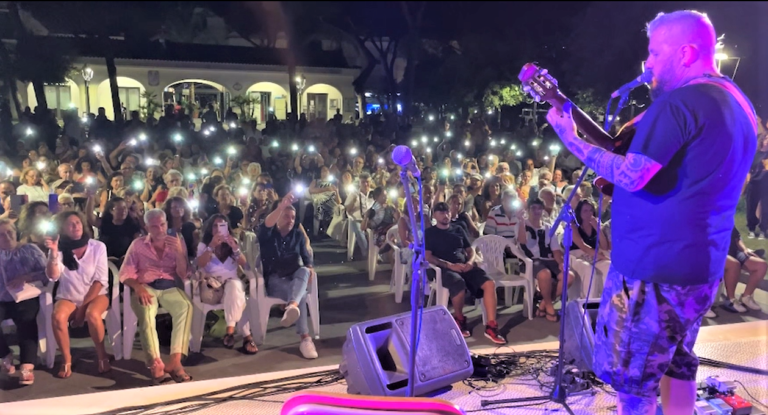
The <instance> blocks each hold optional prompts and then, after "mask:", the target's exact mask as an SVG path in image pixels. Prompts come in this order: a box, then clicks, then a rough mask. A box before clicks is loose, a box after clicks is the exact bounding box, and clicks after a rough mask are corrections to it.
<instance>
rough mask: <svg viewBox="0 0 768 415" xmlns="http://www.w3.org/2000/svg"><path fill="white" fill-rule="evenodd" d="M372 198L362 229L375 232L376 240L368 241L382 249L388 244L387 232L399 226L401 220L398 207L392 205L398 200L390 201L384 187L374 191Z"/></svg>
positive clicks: (374, 237)
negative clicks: (398, 222)
mask: <svg viewBox="0 0 768 415" xmlns="http://www.w3.org/2000/svg"><path fill="white" fill-rule="evenodd" d="M372 196H373V204H372V205H371V208H370V209H369V210H368V212H367V213H366V215H365V217H364V218H363V223H362V225H361V227H362V228H363V229H371V230H373V233H374V235H373V239H374V240H373V241H368V243H373V244H375V245H376V246H377V247H379V248H382V247H384V246H385V244H386V239H387V231H388V230H389V228H391V227H393V226H395V224H397V221H398V219H400V212H399V211H398V210H397V207H396V206H393V205H392V202H396V201H397V200H396V199H394V198H393V199H394V200H392V201H390V198H389V197H388V195H387V192H386V191H385V190H384V188H383V187H377V188H376V189H374V190H373V193H372Z"/></svg>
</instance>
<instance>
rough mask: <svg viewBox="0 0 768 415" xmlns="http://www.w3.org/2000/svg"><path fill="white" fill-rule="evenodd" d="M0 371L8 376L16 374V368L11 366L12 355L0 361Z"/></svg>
mask: <svg viewBox="0 0 768 415" xmlns="http://www.w3.org/2000/svg"><path fill="white" fill-rule="evenodd" d="M0 371H2V373H7V374H9V375H12V374H14V373H16V366H14V365H13V353H10V354H8V356H5V357H4V358H3V360H0Z"/></svg>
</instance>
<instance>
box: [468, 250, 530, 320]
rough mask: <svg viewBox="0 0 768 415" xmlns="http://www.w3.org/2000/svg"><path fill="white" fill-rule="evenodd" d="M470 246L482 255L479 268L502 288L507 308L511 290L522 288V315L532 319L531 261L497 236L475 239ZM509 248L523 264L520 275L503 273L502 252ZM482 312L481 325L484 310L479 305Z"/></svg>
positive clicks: (510, 303) (484, 313) (510, 299)
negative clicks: (523, 268) (522, 270)
mask: <svg viewBox="0 0 768 415" xmlns="http://www.w3.org/2000/svg"><path fill="white" fill-rule="evenodd" d="M472 246H473V247H474V248H475V249H476V250H477V251H479V252H480V253H482V255H483V262H482V263H481V264H480V268H482V269H483V270H485V272H486V273H488V276H489V277H491V278H492V279H493V281H494V282H495V283H496V286H497V287H504V299H505V303H506V305H507V307H509V306H511V305H512V304H513V302H512V289H513V288H516V287H522V288H523V289H524V290H525V292H524V294H523V301H524V303H525V304H524V307H523V314H525V313H526V312H527V313H528V319H529V320H532V319H533V261H532V260H531V259H530V258H528V257H527V256H525V254H524V253H523V252H522V250H521V249H520V248H519V246H518V245H517V244H516V243H514V242H512V241H510V240H509V239H507V238H504V237H502V236H498V235H485V236H481V237H480V238H477V240H476V241H475V243H474V244H472ZM507 247H509V249H510V250H511V252H512V254H513V255H515V256H516V257H518V258H519V259H521V260H522V261H523V263H525V272H524V273H523V274H522V275H520V274H514V273H513V274H508V273H507V272H506V271H505V261H504V251H505V249H506V248H507ZM481 307H482V310H483V323H485V322H486V310H485V307H484V306H483V305H482V303H481Z"/></svg>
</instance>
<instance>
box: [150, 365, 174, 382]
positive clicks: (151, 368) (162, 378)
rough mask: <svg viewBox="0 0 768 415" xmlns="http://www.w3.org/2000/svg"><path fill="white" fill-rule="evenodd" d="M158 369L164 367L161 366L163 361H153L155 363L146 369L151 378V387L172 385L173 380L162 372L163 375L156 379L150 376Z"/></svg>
mask: <svg viewBox="0 0 768 415" xmlns="http://www.w3.org/2000/svg"><path fill="white" fill-rule="evenodd" d="M158 367H165V365H164V364H163V361H162V360H160V359H155V362H154V364H152V366H147V369H149V373H150V375H149V376H150V377H151V378H152V386H160V385H166V384H169V383H172V382H173V378H172V377H171V376H170V375H169V374H167V373H165V372H163V374H162V375H160V376H158V377H155V376H154V375H153V374H152V373H153V372H154V370H155V369H157V368H158Z"/></svg>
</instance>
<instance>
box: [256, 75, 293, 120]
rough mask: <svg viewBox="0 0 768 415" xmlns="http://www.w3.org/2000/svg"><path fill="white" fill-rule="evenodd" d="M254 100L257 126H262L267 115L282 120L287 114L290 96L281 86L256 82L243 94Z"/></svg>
mask: <svg viewBox="0 0 768 415" xmlns="http://www.w3.org/2000/svg"><path fill="white" fill-rule="evenodd" d="M245 93H246V94H247V95H248V96H251V97H253V98H254V99H255V100H256V105H255V111H254V113H255V114H256V121H257V123H258V124H264V123H266V121H267V118H268V116H269V114H270V113H271V114H275V116H276V117H277V119H279V120H284V119H286V115H287V113H288V102H289V101H290V95H289V94H288V92H287V91H286V90H285V88H283V87H282V86H281V85H279V84H276V83H274V82H257V83H255V84H253V85H251V86H250V87H248V89H247V90H246V92H245Z"/></svg>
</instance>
